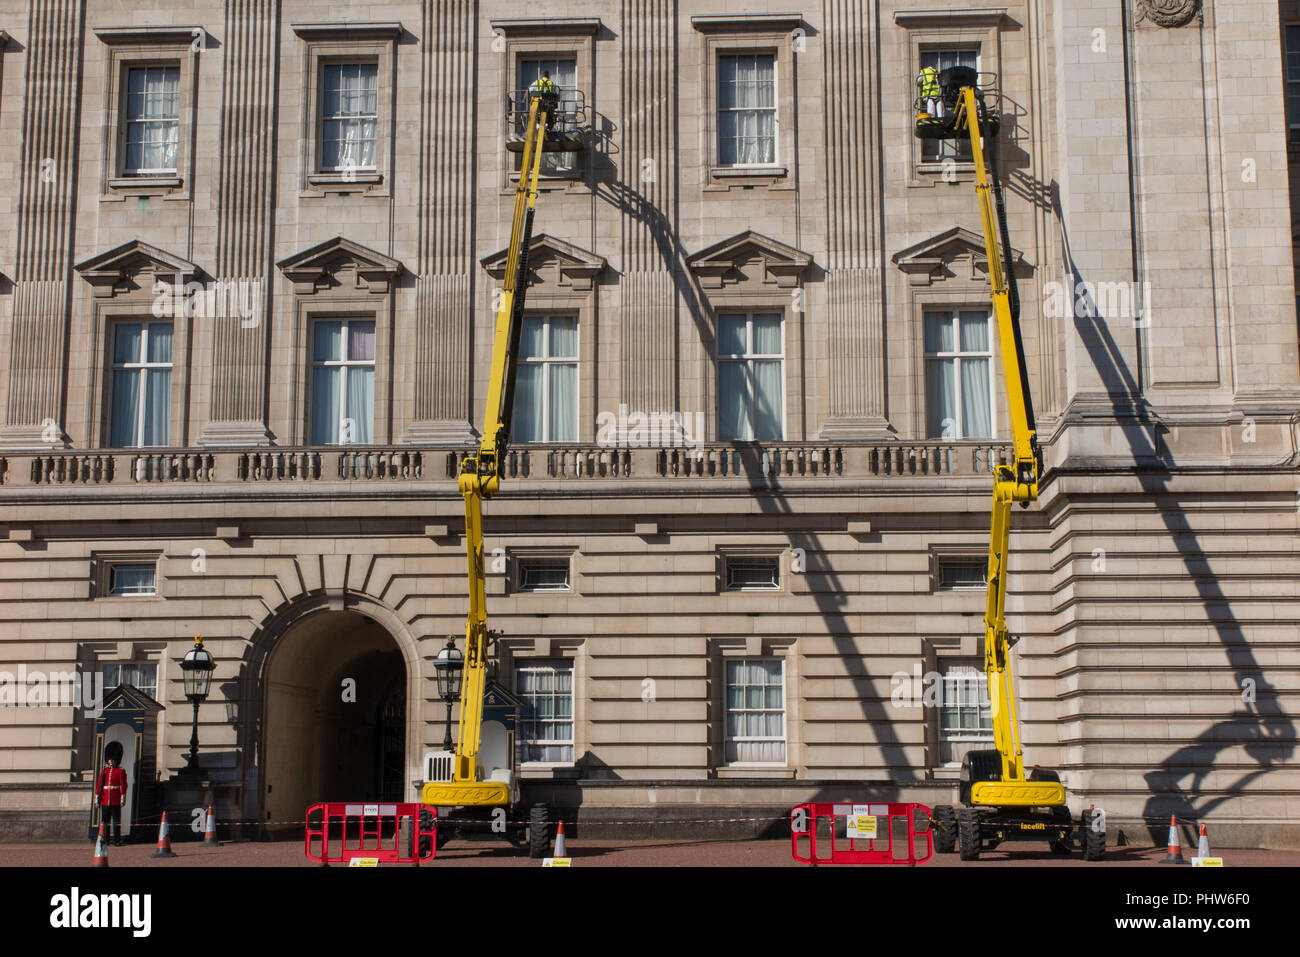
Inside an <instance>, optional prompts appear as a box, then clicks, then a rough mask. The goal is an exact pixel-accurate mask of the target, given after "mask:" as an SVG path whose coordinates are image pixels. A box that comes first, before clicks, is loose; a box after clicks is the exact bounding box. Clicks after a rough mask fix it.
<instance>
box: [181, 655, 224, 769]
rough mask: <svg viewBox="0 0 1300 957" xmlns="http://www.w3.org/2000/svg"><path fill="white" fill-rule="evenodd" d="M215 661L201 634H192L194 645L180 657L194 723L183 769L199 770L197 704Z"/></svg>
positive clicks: (205, 696)
mask: <svg viewBox="0 0 1300 957" xmlns="http://www.w3.org/2000/svg"><path fill="white" fill-rule="evenodd" d="M216 667H217V663H216V662H215V661H213V660H212V655H211V653H209V651H208V649H206V648H204V647H203V636H202V635H195V636H194V647H193V648H191V649H190V650H189V652H188V653H187V654H186V655H185V657H184V658H182V659H181V673H182V674H183V675H184V678H185V697H187V698H189V699H190V702H191V703H192V704H193V705H194V725H193V728H192V730H191V731H190V755H189V758H188V759H187V761H186V764H185V770H186V771H187V772H190V773H197V772H198V770H199V705H200V704H202V703H203V701H204V700H205V699H206V698H207V696H208V686H209V685H210V684H211V682H212V672H213V671H214V670H215V669H216Z"/></svg>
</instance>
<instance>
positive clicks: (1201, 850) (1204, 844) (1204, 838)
mask: <svg viewBox="0 0 1300 957" xmlns="http://www.w3.org/2000/svg"><path fill="white" fill-rule="evenodd" d="M1196 856H1197V857H1199V858H1201V859H1202V860H1204V859H1205V858H1207V857H1209V856H1210V836H1209V835H1208V834H1206V833H1205V825H1204V824H1202V825H1201V839H1200V840H1199V841H1197V842H1196Z"/></svg>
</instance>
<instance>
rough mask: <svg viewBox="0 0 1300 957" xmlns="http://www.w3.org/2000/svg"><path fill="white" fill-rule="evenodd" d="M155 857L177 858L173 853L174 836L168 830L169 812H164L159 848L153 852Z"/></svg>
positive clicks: (159, 830) (160, 825) (159, 828)
mask: <svg viewBox="0 0 1300 957" xmlns="http://www.w3.org/2000/svg"><path fill="white" fill-rule="evenodd" d="M153 856H154V857H175V856H176V854H175V852H173V851H172V836H171V832H170V831H169V830H168V829H167V812H166V811H163V816H162V823H161V824H159V825H158V847H157V849H156V850H155V851H154V852H153Z"/></svg>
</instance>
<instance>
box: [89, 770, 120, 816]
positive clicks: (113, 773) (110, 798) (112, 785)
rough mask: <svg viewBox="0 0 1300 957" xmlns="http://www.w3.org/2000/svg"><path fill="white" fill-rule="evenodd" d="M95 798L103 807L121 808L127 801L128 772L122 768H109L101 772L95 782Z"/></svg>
mask: <svg viewBox="0 0 1300 957" xmlns="http://www.w3.org/2000/svg"><path fill="white" fill-rule="evenodd" d="M95 796H96V797H97V798H99V803H100V805H101V806H103V807H120V806H121V804H122V802H123V801H124V800H125V799H126V772H125V771H123V770H122V769H121V768H109V767H106V768H104V770H102V771H100V772H99V780H98V781H96V782H95Z"/></svg>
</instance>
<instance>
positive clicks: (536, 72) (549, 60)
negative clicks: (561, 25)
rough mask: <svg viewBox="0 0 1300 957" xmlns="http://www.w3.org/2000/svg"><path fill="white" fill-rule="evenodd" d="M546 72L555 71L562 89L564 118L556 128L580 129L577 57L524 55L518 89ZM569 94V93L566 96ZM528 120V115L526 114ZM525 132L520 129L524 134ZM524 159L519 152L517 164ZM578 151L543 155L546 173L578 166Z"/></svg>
mask: <svg viewBox="0 0 1300 957" xmlns="http://www.w3.org/2000/svg"><path fill="white" fill-rule="evenodd" d="M543 71H546V72H548V73H550V74H551V81H552V82H553V83H554V84H555V85H556V86H557V87H559V88H560V102H559V110H558V112H559V113H560V114H562V118H561V119H560V120H558V121H557V123H556V125H555V127H554V129H555V130H557V131H566V130H571V129H574V128H576V122H577V119H576V118H577V115H578V114H577V112H576V111H577V109H578V102H577V98H576V95H575V91H576V90H577V88H578V81H577V74H578V61H577V60H576V59H575V58H573V57H523V58H521V59H520V60H519V76H518V86H516V87H515V89H517V90H527V89H528V88H529V87H531V86H532V85H533V83H534V82H536V81H537V80H538V79H539V78H540V77H541V75H542V72H543ZM566 94H567V95H566ZM525 119H526V117H525ZM524 132H525V131H524V130H523V129H521V130H519V133H520V134H521V135H522V134H523V133H524ZM520 162H522V154H516V159H515V164H516V167H518V164H519V163H520ZM577 165H578V154H577V153H552V152H546V153H543V154H542V173H543V174H544V175H546V174H549V175H564V174H566V173H570V172H572V171H573V170H574V169H576V168H577Z"/></svg>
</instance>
